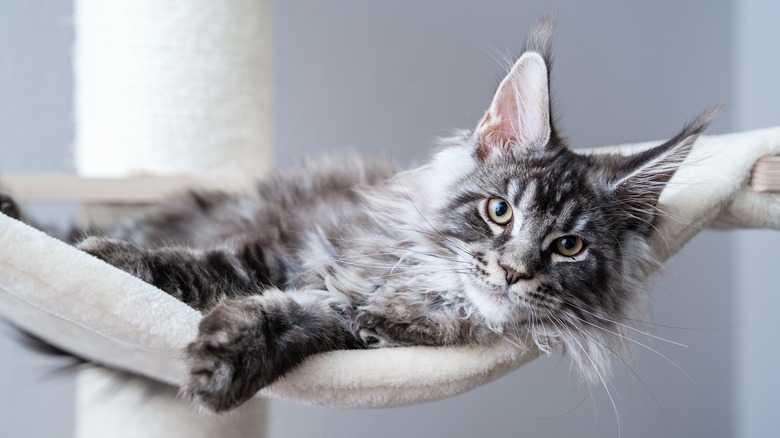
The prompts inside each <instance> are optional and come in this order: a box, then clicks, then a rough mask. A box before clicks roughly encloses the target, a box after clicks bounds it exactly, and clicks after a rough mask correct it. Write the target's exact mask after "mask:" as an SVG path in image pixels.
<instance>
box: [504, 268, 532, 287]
mask: <svg viewBox="0 0 780 438" xmlns="http://www.w3.org/2000/svg"><path fill="white" fill-rule="evenodd" d="M502 268H504V270H505V271H506V283H507V284H508V285H510V286H511V285H513V284H515V283H517V282H518V281H520V280H530V279H532V278H534V276H533V274H531V273H528V272H519V271H517V270H515V269H512V268H510V267H507V266H502Z"/></svg>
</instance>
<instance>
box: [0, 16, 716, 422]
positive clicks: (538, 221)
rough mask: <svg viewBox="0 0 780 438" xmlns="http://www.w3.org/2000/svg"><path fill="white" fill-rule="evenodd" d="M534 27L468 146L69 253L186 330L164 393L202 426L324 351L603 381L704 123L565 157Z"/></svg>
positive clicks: (292, 183)
mask: <svg viewBox="0 0 780 438" xmlns="http://www.w3.org/2000/svg"><path fill="white" fill-rule="evenodd" d="M553 27H554V24H553V22H552V20H549V19H546V20H542V21H540V22H539V23H537V24H536V25H535V26H533V28H532V29H531V30H530V31H529V34H528V36H527V37H526V43H525V47H524V51H523V53H522V54H521V56H520V57H519V59H517V61H516V62H515V64H514V66H513V67H512V68H511V70H510V71H509V73H508V74H507V76H506V77H505V78H504V79H503V81H501V83H500V84H499V86H498V89H497V91H496V93H495V95H494V97H493V100H492V102H491V104H490V107H489V109H488V110H487V112H486V114H485V115H484V117H483V118H482V119H481V120H480V121H479V123H478V124H477V126H476V128H474V129H472V130H469V131H462V132H458V133H457V134H455V135H454V136H453V137H452V138H449V139H446V140H444V141H443V145H442V147H441V149H440V150H439V151H438V152H436V153H435V154H433V155H432V157H431V158H430V160H429V161H428V162H427V163H426V164H424V165H422V166H420V167H417V168H413V169H410V170H406V171H402V172H396V171H395V169H394V168H393V166H391V165H389V164H387V163H382V162H372V161H370V160H363V159H360V158H358V157H357V156H353V155H350V156H346V157H336V158H334V157H330V158H327V157H326V158H323V159H322V160H320V161H318V162H307V163H305V164H304V165H302V166H301V167H299V168H296V169H293V170H290V171H287V172H281V173H276V174H274V175H272V176H270V177H269V178H267V179H265V180H263V181H261V182H259V183H257V185H256V186H255V189H254V190H253V191H252V193H251V194H249V195H229V194H225V193H221V192H192V193H189V194H187V195H183V196H181V197H178V198H174V199H171V200H170V201H168V202H166V203H165V204H164V205H161V206H159V207H157V209H156V211H154V212H152V213H150V214H148V215H146V216H144V217H143V218H141V219H136V220H132V221H129V222H127V223H124V224H119V225H117V226H115V227H113V228H109V229H104V230H100V231H98V232H93V233H91V234H90V235H89V236H87V237H86V238H84V239H82V240H80V241H79V242H77V243H76V247H77V248H79V249H81V250H83V251H86V252H87V253H89V254H92V255H94V256H96V257H98V258H100V259H102V260H104V261H106V262H107V263H109V264H111V265H113V266H116V267H117V268H120V269H122V270H125V271H127V272H129V273H131V274H133V275H135V276H137V277H138V278H140V279H142V280H144V281H146V282H149V283H151V284H153V285H155V286H157V287H158V288H160V289H162V290H163V291H165V292H167V293H169V294H171V295H172V296H174V297H176V298H177V299H179V300H181V301H183V302H184V303H186V304H188V305H190V306H192V307H193V308H195V309H197V310H199V311H201V312H202V313H203V314H204V317H203V319H202V322H201V323H200V326H199V333H198V336H197V338H196V340H195V341H194V342H192V343H191V344H190V345H189V346H188V347H187V349H186V360H187V364H188V366H189V370H190V371H189V377H188V381H187V382H186V383H185V385H184V386H183V392H184V393H185V394H187V395H189V396H190V397H192V398H193V399H194V400H196V401H197V402H198V403H199V404H200V405H201V406H203V407H205V408H207V409H209V410H211V411H215V412H222V411H227V410H230V409H233V408H235V407H237V406H239V405H240V404H242V403H243V402H245V401H246V400H248V399H249V398H250V397H252V396H253V395H254V394H255V393H257V392H258V391H259V390H260V389H261V388H263V387H264V386H266V385H268V384H270V383H272V382H274V381H275V380H276V379H278V378H279V377H280V376H283V375H284V374H285V373H286V372H288V371H289V370H291V369H293V368H294V367H296V366H297V365H298V364H300V363H301V362H302V361H303V360H305V359H306V358H307V357H309V356H311V355H314V354H317V353H320V352H325V351H331V350H338V349H367V348H380V347H396V346H411V345H428V346H447V345H463V344H490V343H493V342H496V341H498V340H500V339H508V340H510V341H513V340H516V341H523V343H525V341H527V340H530V341H532V342H533V343H535V344H536V345H537V346H538V347H539V348H540V349H541V350H542V351H550V349H552V348H554V347H556V346H558V345H562V347H563V348H564V349H565V350H566V351H567V352H568V353H569V354H570V355H571V356H572V358H573V362H574V363H575V364H576V368H578V369H579V370H580V371H581V372H582V374H583V375H584V376H585V377H586V378H588V379H592V380H602V379H603V378H604V376H605V375H606V374H607V373H608V372H609V368H610V363H611V360H610V357H611V356H617V357H618V358H620V360H626V359H627V358H628V357H629V356H630V355H631V338H632V332H633V331H634V330H635V329H634V328H633V326H634V325H635V324H636V321H639V320H641V316H642V314H643V312H644V305H643V301H644V300H643V297H644V288H643V281H644V279H645V278H646V277H647V275H648V274H649V273H650V272H651V271H653V270H655V269H656V267H657V265H658V261H657V260H656V259H655V257H654V255H653V253H652V251H651V249H650V244H649V240H650V238H651V233H652V231H653V230H654V228H653V222H654V220H655V218H656V217H657V215H658V212H657V207H656V204H657V201H658V198H659V195H660V193H661V191H662V190H663V188H664V186H665V185H666V183H667V182H668V181H669V179H670V178H671V177H672V176H673V175H674V174H675V172H676V170H677V169H678V167H679V166H680V165H681V163H682V162H683V160H684V159H685V157H686V156H687V154H688V152H689V151H690V149H691V146H692V144H693V142H694V141H695V140H696V138H697V136H698V135H699V134H700V133H701V132H702V131H703V130H704V129H705V127H706V126H707V125H708V123H709V122H710V120H711V119H712V118H713V117H714V116H715V115H716V112H717V111H715V110H708V111H705V112H704V113H703V114H702V115H700V116H699V117H698V118H696V119H695V120H694V121H693V122H691V123H689V124H688V125H686V126H685V127H684V128H683V129H682V131H681V132H679V133H678V134H677V135H675V136H674V137H673V138H672V139H671V140H669V141H667V142H665V143H663V144H661V145H659V146H656V147H653V148H650V149H647V150H644V151H641V152H636V153H633V154H619V153H612V154H600V155H582V154H578V153H575V152H573V151H571V150H570V149H569V148H568V147H567V145H566V142H565V141H564V139H563V138H562V136H561V135H559V133H558V130H557V129H556V125H555V121H554V117H553V111H552V106H551V99H550V88H549V87H550V66H551V39H552V33H553ZM3 199H4V201H3V204H2V205H3V206H4V207H3V211H5V212H7V214H9V215H11V214H16V215H17V216H18V208H17V207H16V205H15V204H14V203H13V201H12V200H10V198H7V197H5V198H3ZM516 343H517V344H518V346H519V345H521V342H516ZM518 348H522V347H518Z"/></svg>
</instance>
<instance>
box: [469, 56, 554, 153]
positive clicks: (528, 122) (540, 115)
mask: <svg viewBox="0 0 780 438" xmlns="http://www.w3.org/2000/svg"><path fill="white" fill-rule="evenodd" d="M548 75H549V70H548V65H547V62H546V61H545V59H544V58H543V57H542V55H540V54H539V53H537V52H525V53H523V55H522V56H521V57H520V59H518V60H517V62H516V63H515V65H514V66H513V67H512V70H511V71H510V72H509V74H508V75H507V76H506V77H505V78H504V80H503V81H501V84H500V85H499V86H498V91H496V95H495V96H494V97H493V102H492V103H491V104H490V109H488V111H487V114H485V117H483V118H482V121H481V122H480V123H479V125H478V126H477V129H476V131H475V135H476V140H477V156H478V157H479V158H480V160H482V161H484V160H486V159H487V158H488V157H489V156H490V155H491V154H494V153H505V152H509V153H518V152H520V153H525V152H527V151H529V150H531V149H534V148H537V147H542V146H544V145H546V144H547V143H548V142H549V141H550V135H551V129H552V128H551V126H552V125H551V122H550V90H549V85H548V84H549V76H548Z"/></svg>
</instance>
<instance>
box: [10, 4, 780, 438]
mask: <svg viewBox="0 0 780 438" xmlns="http://www.w3.org/2000/svg"><path fill="white" fill-rule="evenodd" d="M76 26H77V45H76V52H75V53H76V61H75V62H76V64H75V67H76V81H77V84H76V85H77V86H76V90H77V97H76V117H77V125H78V126H77V144H76V162H77V167H78V170H79V176H58V175H50V176H30V175H6V176H3V177H2V178H0V182H1V183H2V184H3V186H4V187H7V188H9V189H10V191H11V192H12V194H14V195H15V196H16V197H17V198H19V199H21V200H23V201H25V200H26V201H34V200H44V199H46V200H55V201H63V200H67V201H77V202H84V203H87V204H90V205H94V204H97V203H103V204H137V203H148V202H153V201H155V200H157V199H159V197H160V196H163V195H165V194H166V193H169V192H170V191H175V190H177V189H180V188H182V187H184V186H189V185H192V184H200V185H206V186H208V185H211V184H217V185H219V186H220V187H222V188H225V187H227V188H229V189H231V190H241V189H242V187H244V186H245V184H246V183H247V182H246V181H247V179H246V178H244V177H242V176H245V175H254V176H256V175H259V174H262V173H263V172H264V171H266V170H267V169H268V167H269V163H270V162H271V147H270V145H271V125H272V123H271V122H272V118H271V78H270V73H271V58H272V54H271V32H270V2H269V1H268V0H264V1H256V0H236V1H232V2H213V1H209V0H190V1H189V2H178V1H173V0H116V1H113V2H105V1H101V0H77V1H76ZM646 146H647V145H634V146H626V147H625V148H633V147H646ZM606 150H612V149H611V148H603V149H599V150H594V151H591V152H592V153H600V152H602V151H606ZM777 154H780V128H773V129H765V130H759V131H752V132H745V133H738V134H731V135H723V136H716V137H706V138H701V139H700V140H699V141H698V142H697V143H696V145H695V147H694V149H693V152H692V153H691V156H690V157H689V160H688V162H689V163H690V164H689V165H686V166H684V167H683V169H681V170H680V172H678V174H677V175H676V176H675V177H674V180H673V182H672V184H670V186H669V187H668V188H667V190H665V191H664V193H663V194H662V196H661V201H660V207H661V209H662V210H664V211H666V212H668V213H669V214H670V215H669V216H668V217H667V216H664V217H662V218H661V219H660V221H659V223H658V224H657V225H658V230H657V233H656V234H655V236H654V250H655V252H656V253H657V255H658V256H659V258H660V259H662V260H666V259H667V258H669V257H670V256H671V255H673V254H674V253H676V252H677V251H678V250H679V249H680V248H681V247H682V246H683V245H685V243H686V242H688V241H689V240H690V239H691V238H692V237H693V236H694V235H695V234H696V233H698V232H699V231H700V230H702V229H704V228H706V227H715V228H740V227H768V228H775V229H780V195H778V194H773V193H771V190H772V189H777V188H778V181H777V172H778V167H780V166H778V160H777V159H775V158H767V157H769V156H771V155H777ZM756 163H758V164H756ZM754 168H755V170H753V169H754ZM751 171H752V172H753V174H754V176H753V178H752V180H751V178H750V175H751ZM226 173H227V174H230V175H231V177H230V178H226V177H225V176H224V175H225V174H226ZM193 174H195V175H198V177H197V178H195V177H193V176H192V175H193ZM188 175H189V176H188ZM90 211H91V212H92V213H91V214H93V215H94V214H95V213H94V211H95V210H94V209H92V210H90ZM101 214H106V213H105V211H103V212H101ZM107 214H108V215H113V216H115V215H116V211H115V210H114V211H111V210H109V211H108V213H107ZM0 248H2V249H0V315H2V316H3V317H4V318H6V319H8V320H10V321H12V322H13V323H15V324H16V325H18V326H19V327H21V328H22V329H24V330H27V331H29V332H30V333H33V334H35V335H36V336H39V337H41V338H42V339H44V340H46V341H48V342H50V343H51V344H53V345H56V346H58V347H60V348H61V349H63V350H65V351H68V352H71V353H73V354H75V355H78V356H80V357H83V358H85V359H88V360H90V361H93V362H95V363H99V364H102V365H104V367H103V368H90V369H86V370H84V371H81V372H80V374H79V376H78V396H77V417H78V418H77V421H76V424H77V432H76V436H77V437H78V438H89V437H102V436H111V437H117V438H122V437H135V436H138V437H141V436H143V437H156V436H166V437H172V436H174V437H175V436H187V437H206V436H220V437H234V436H235V437H240V436H255V437H256V436H262V434H263V431H264V423H265V403H264V398H265V397H272V398H280V399H284V400H290V401H296V402H300V403H306V404H314V405H327V406H340V407H384V406H400V405H408V404H414V403H420V402H425V401H430V400H436V399H441V398H445V397H449V396H453V395H456V394H460V393H463V392H465V391H468V390H470V389H472V388H474V387H476V386H479V385H481V384H483V383H486V382H488V381H491V380H493V379H495V378H498V377H500V376H502V375H504V374H506V373H508V372H509V371H511V370H513V369H515V368H517V367H519V366H521V365H523V364H525V363H526V362H528V361H530V360H532V359H534V358H536V357H537V356H538V355H539V352H538V351H537V350H536V349H534V348H533V347H532V346H526V349H525V350H522V349H520V348H518V347H517V346H515V345H512V344H509V343H498V344H496V345H494V346H492V347H460V348H429V347H411V348H395V349H383V350H371V351H337V352H331V353H326V354H321V355H318V356H316V357H313V358H311V359H309V360H307V361H306V362H305V363H304V364H303V365H302V366H300V367H299V368H297V369H296V370H294V371H293V372H291V373H289V374H288V375H287V376H285V378H283V379H282V380H280V381H279V382H277V383H275V384H273V385H271V386H270V387H268V388H266V389H264V390H263V391H261V394H260V395H259V396H258V397H256V399H255V400H254V401H253V403H249V404H247V405H246V406H244V407H242V408H241V409H239V411H238V412H237V413H235V414H233V415H229V416H227V417H226V418H219V419H215V418H213V417H204V416H202V415H200V414H199V413H198V412H197V411H196V410H195V409H194V408H193V407H192V406H191V405H189V404H188V402H186V401H184V400H180V399H178V398H177V397H176V391H175V390H174V389H172V388H173V387H174V386H176V385H178V384H179V383H181V382H182V381H183V379H184V376H185V374H186V370H185V368H184V366H183V363H182V361H181V360H180V352H181V350H182V348H183V347H184V346H186V345H187V344H188V343H189V342H190V341H191V340H192V339H194V337H195V335H196V333H197V325H198V322H199V320H200V318H201V315H200V314H199V313H198V312H196V311H194V310H193V309H191V308H189V307H187V306H186V305H184V304H182V303H180V302H178V301H177V300H175V299H173V298H171V297H169V296H168V295H167V294H165V293H164V292H162V291H160V290H158V289H156V288H154V287H153V286H150V285H148V284H146V283H144V282H142V281H140V280H138V279H136V278H134V277H131V276H130V275H128V274H126V273H124V272H122V271H119V270H117V269H115V268H113V267H111V266H108V265H106V264H105V263H103V262H101V261H99V260H97V259H95V258H92V257H91V256H89V255H87V254H85V253H82V252H80V251H77V250H76V249H74V248H72V247H70V246H68V245H66V244H64V243H62V242H59V241H57V240H55V239H52V238H50V237H48V236H45V235H44V234H42V233H40V232H38V231H36V230H34V229H32V228H30V227H28V226H26V225H24V224H22V223H20V222H18V221H14V220H12V219H10V218H8V217H5V216H2V215H0ZM113 370H117V371H113ZM118 372H129V373H131V374H133V375H136V376H141V377H139V378H132V379H127V378H118V374H117V373H118ZM150 382H159V383H157V384H153V383H150ZM152 386H154V387H156V388H155V390H154V391H151V392H150V388H151V387H152ZM107 393H110V394H107Z"/></svg>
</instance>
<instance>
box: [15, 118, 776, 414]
mask: <svg viewBox="0 0 780 438" xmlns="http://www.w3.org/2000/svg"><path fill="white" fill-rule="evenodd" d="M647 145H648V144H643V145H635V146H626V148H634V147H646V146H647ZM606 150H613V148H603V149H597V150H595V151H592V152H594V153H600V152H603V151H606ZM776 154H780V128H771V129H763V130H757V131H750V132H744V133H738V134H731V135H721V136H713V137H702V138H700V139H699V140H698V141H697V142H696V144H695V146H694V148H693V151H692V152H691V154H690V156H689V158H688V160H687V161H686V163H685V164H684V165H683V167H682V168H681V169H680V171H679V172H678V173H677V174H676V175H675V177H674V178H673V180H672V181H671V182H670V184H669V186H668V187H667V189H666V190H665V191H664V192H663V194H662V196H661V200H660V207H661V209H662V210H663V211H664V212H666V213H668V215H665V216H662V217H660V218H659V221H658V224H657V228H658V230H657V232H656V233H655V235H654V236H653V248H654V251H655V252H656V254H657V255H658V257H659V258H660V259H661V260H666V259H668V258H669V257H670V256H672V255H673V254H675V253H676V252H677V251H679V250H680V248H681V247H682V246H683V245H684V244H685V243H686V242H688V241H689V240H690V239H691V238H692V237H693V236H694V235H696V233H698V232H699V231H700V230H702V229H704V228H707V227H714V228H721V229H729V228H752V227H762V228H774V229H780V194H772V193H761V192H757V191H754V190H752V189H751V188H750V187H749V186H748V179H749V177H750V172H751V169H752V168H753V166H754V164H755V163H756V162H757V160H758V159H759V158H761V157H766V156H769V155H776ZM0 316H2V317H4V318H6V319H8V320H10V321H12V322H13V323H14V324H16V325H17V326H19V327H20V328H22V329H24V330H26V331H28V332H30V333H32V334H34V335H36V336H38V337H40V338H42V339H44V340H46V341H47V342H50V343H51V344H53V345H55V346H58V347H59V348H61V349H63V350H65V351H68V352H71V353H73V354H75V355H78V356H81V357H83V358H85V359H88V360H90V361H94V362H96V363H99V364H103V365H105V366H107V367H112V368H117V369H120V370H125V371H129V372H132V373H135V374H139V375H141V376H145V377H148V378H151V379H153V380H157V381H161V382H164V383H169V384H173V385H178V384H179V383H181V382H182V381H183V380H184V378H185V375H186V374H185V373H186V369H185V367H184V365H183V362H182V361H181V360H180V359H181V357H180V352H181V350H182V348H183V347H185V346H186V345H187V344H188V343H189V342H190V341H192V340H193V339H194V338H195V336H196V334H197V326H198V322H199V320H200V318H201V315H200V314H199V313H198V312H196V311H195V310H193V309H191V308H190V307H188V306H186V305H185V304H183V303H181V302H179V301H177V300H176V299H174V298H171V297H170V296H169V295H167V294H166V293H165V292H163V291H161V290H159V289H157V288H155V287H153V286H151V285H149V284H146V283H144V282H142V281H140V280H138V279H136V278H134V277H132V276H130V275H129V274H126V273H124V272H122V271H120V270H118V269H116V268H113V267H112V266H109V265H107V264H105V263H103V262H102V261H100V260H98V259H96V258H93V257H92V256H90V255H87V254H86V253H83V252H80V251H78V250H76V249H75V248H73V247H71V246H68V245H66V244H65V243H62V242H60V241H58V240H56V239H53V238H51V237H48V236H46V235H44V234H43V233H41V232H39V231H37V230H35V229H33V228H31V227H29V226H27V225H25V224H23V223H21V222H18V221H15V220H13V219H10V218H8V217H5V216H3V215H0ZM538 355H539V353H538V351H537V350H536V349H535V348H533V347H531V346H528V347H527V350H526V351H522V350H521V349H519V348H518V347H517V346H515V345H512V344H510V343H508V342H499V343H497V344H496V345H494V346H492V347H457V348H432V347H409V348H391V349H379V350H368V351H335V352H330V353H324V354H320V355H317V356H315V357H312V358H310V359H308V360H307V361H305V362H304V363H303V365H301V366H300V367H298V368H296V369H295V370H293V371H291V372H290V373H288V374H287V375H286V376H285V377H284V378H282V379H281V380H279V381H278V382H276V383H274V384H273V385H271V386H269V387H267V388H265V389H263V390H262V391H261V394H262V395H265V396H268V397H273V398H279V399H284V400H290V401H295V402H300V403H305V404H312V405H326V406H339V407H360V408H366V407H385V406H399V405H409V404H414V403H421V402H426V401H430V400H437V399H442V398H445V397H449V396H453V395H456V394H460V393H463V392H466V391H468V390H470V389H472V388H474V387H477V386H479V385H482V384H484V383H486V382H489V381H491V380H493V379H496V378H498V377H500V376H502V375H504V374H506V373H508V372H509V371H511V370H513V369H515V368H517V367H519V366H521V365H523V364H525V363H527V362H528V361H530V360H532V359H534V358H536V357H537V356H538Z"/></svg>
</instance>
